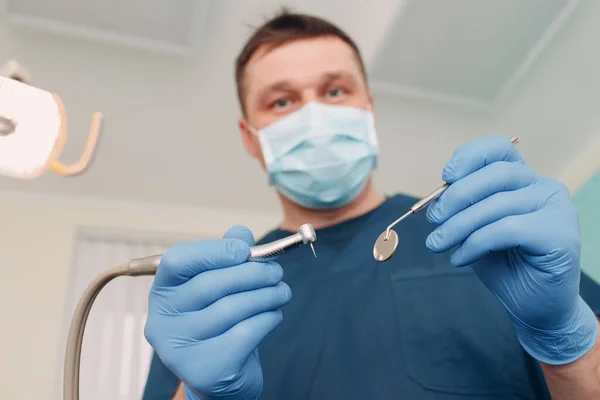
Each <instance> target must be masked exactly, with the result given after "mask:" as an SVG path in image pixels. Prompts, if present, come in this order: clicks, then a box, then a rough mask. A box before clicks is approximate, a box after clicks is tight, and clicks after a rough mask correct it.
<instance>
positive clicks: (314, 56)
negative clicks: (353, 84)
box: [245, 37, 361, 90]
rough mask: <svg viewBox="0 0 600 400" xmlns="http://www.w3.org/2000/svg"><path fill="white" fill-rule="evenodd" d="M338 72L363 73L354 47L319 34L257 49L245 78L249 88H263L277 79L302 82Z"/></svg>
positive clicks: (357, 74) (248, 65) (278, 80)
mask: <svg viewBox="0 0 600 400" xmlns="http://www.w3.org/2000/svg"><path fill="white" fill-rule="evenodd" d="M339 72H345V73H347V74H351V75H354V76H356V77H358V76H360V74H361V68H360V65H359V62H358V58H357V56H356V54H355V52H354V50H353V49H352V47H350V46H349V45H348V44H347V43H345V42H344V41H343V40H341V39H338V38H335V37H319V38H311V39H300V40H295V41H293V42H290V43H286V44H284V45H281V46H278V47H275V48H269V47H267V46H264V47H262V48H260V49H258V51H257V52H256V53H255V54H254V55H253V57H252V58H251V59H250V62H249V63H248V64H247V66H246V71H245V75H246V76H245V81H246V88H247V89H248V90H253V89H259V90H260V89H263V88H265V87H268V86H269V85H271V84H273V83H275V82H282V81H288V80H290V81H299V82H301V81H307V80H310V79H316V78H319V77H320V76H321V75H324V74H330V73H339Z"/></svg>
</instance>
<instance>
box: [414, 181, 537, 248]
mask: <svg viewBox="0 0 600 400" xmlns="http://www.w3.org/2000/svg"><path fill="white" fill-rule="evenodd" d="M465 179H467V178H465ZM460 182H462V181H459V182H456V183H455V184H454V185H458V184H459V183H460ZM454 185H452V186H454ZM448 190H450V189H448ZM539 205H540V196H539V195H536V190H535V189H533V188H532V187H526V188H523V189H519V190H515V191H510V192H499V193H496V194H494V195H492V196H490V197H487V198H485V199H483V200H481V201H479V202H477V203H475V204H474V205H472V206H471V207H468V208H466V209H464V210H463V211H460V212H459V213H458V214H455V215H453V216H452V217H450V219H448V220H447V221H445V222H444V223H443V224H442V225H440V226H439V227H437V228H436V229H435V230H434V231H433V232H432V233H431V234H430V235H429V236H428V237H427V241H426V242H425V245H426V246H427V248H428V249H429V250H431V251H433V252H434V253H441V252H444V251H447V250H449V249H451V248H453V247H455V246H458V245H459V244H460V243H462V242H463V241H464V240H465V239H466V238H467V237H469V235H471V234H472V233H473V232H476V231H477V230H479V229H481V228H483V227H484V226H486V225H489V224H491V223H493V222H496V221H498V220H500V219H502V218H504V217H508V216H511V215H522V214H528V213H531V212H535V211H536V210H537V209H538V207H539Z"/></svg>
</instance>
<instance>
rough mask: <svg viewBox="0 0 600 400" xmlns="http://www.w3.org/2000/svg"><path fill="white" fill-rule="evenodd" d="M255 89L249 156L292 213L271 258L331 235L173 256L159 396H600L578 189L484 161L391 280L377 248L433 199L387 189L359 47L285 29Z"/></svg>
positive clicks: (248, 96) (458, 169)
mask: <svg viewBox="0 0 600 400" xmlns="http://www.w3.org/2000/svg"><path fill="white" fill-rule="evenodd" d="M236 78H237V85H238V93H239V100H240V103H241V107H242V112H243V117H242V118H241V120H240V131H241V134H242V139H243V142H244V145H245V147H246V149H247V151H248V153H249V154H250V155H251V156H252V157H255V158H256V159H257V160H258V161H259V162H260V163H261V164H262V166H263V167H264V169H265V170H266V171H267V172H268V176H269V180H270V183H271V184H272V185H273V186H274V187H275V188H276V190H277V191H278V193H279V197H280V199H281V205H282V208H283V214H284V219H283V221H282V223H281V225H280V226H279V228H278V229H275V230H274V231H272V232H270V233H269V234H267V235H266V236H265V237H264V238H263V239H262V240H261V241H260V242H261V243H264V242H269V241H272V240H275V239H279V238H282V237H284V236H287V235H289V234H290V233H292V232H294V231H295V230H296V229H297V228H298V227H299V226H300V225H302V224H304V223H311V224H313V226H314V227H315V228H316V229H317V243H316V244H317V253H318V258H317V259H314V258H313V255H312V253H311V252H310V251H301V250H297V251H295V252H292V253H289V254H287V255H285V256H283V257H281V258H279V259H278V260H277V263H274V262H271V263H253V262H247V259H248V255H249V246H251V245H253V244H254V239H253V237H252V234H251V233H250V232H249V231H248V230H247V229H246V228H243V227H234V228H231V229H230V230H229V231H228V232H227V233H226V234H225V237H224V238H223V239H222V240H213V241H201V242H197V243H188V244H181V245H178V246H175V247H173V248H172V249H170V250H169V251H168V252H167V253H166V254H165V256H164V258H163V260H162V263H161V265H160V267H159V270H158V273H157V275H156V277H155V281H154V284H153V287H152V290H151V293H150V296H149V314H148V322H147V325H146V329H145V334H146V337H147V339H148V341H149V343H150V344H151V345H152V346H153V348H154V349H155V351H156V354H157V355H158V357H155V358H154V360H153V365H152V368H151V371H150V375H149V378H148V385H147V388H146V395H145V399H161V400H162V399H164V400H166V399H170V398H172V396H173V394H174V393H175V390H176V388H177V385H178V383H179V381H180V380H181V381H182V382H183V385H182V386H180V390H179V394H177V395H176V396H177V397H176V398H180V399H184V398H185V399H188V400H196V399H204V398H211V399H213V398H219V399H220V398H222V399H257V398H259V397H260V398H261V399H269V400H270V399H286V400H292V399H308V398H310V399H392V398H403V399H424V400H428V399H431V400H433V399H435V400H442V399H443V400H458V399H470V400H475V399H478V400H481V399H504V400H511V399H515V400H516V399H549V398H550V395H551V394H552V398H553V399H578V400H587V399H598V398H600V341H598V340H597V332H598V321H597V319H596V317H595V313H594V312H593V311H592V310H600V290H599V287H598V286H597V285H596V284H595V283H594V282H593V281H591V280H590V279H589V278H588V277H587V276H585V275H581V273H580V269H579V255H580V249H579V228H578V223H577V215H576V212H575V210H574V207H573V205H572V204H571V202H570V199H569V196H568V193H567V192H566V190H565V189H564V186H563V185H561V184H559V183H558V182H556V181H554V180H551V179H547V178H544V177H541V176H539V175H537V174H536V173H535V172H533V171H532V170H531V169H529V168H528V167H527V166H526V165H525V163H524V162H523V160H522V158H521V156H520V154H519V153H518V151H517V150H516V149H515V147H514V146H512V145H511V143H510V142H509V141H508V140H507V139H504V138H497V137H495V138H485V139H482V140H479V141H475V142H473V143H469V144H466V145H464V146H462V147H460V148H459V149H458V150H457V151H456V152H455V153H454V155H453V157H452V159H451V160H450V161H449V162H448V164H447V165H446V167H445V168H444V170H443V174H442V177H443V179H444V180H445V181H447V182H449V183H451V186H450V188H449V189H448V190H447V191H446V192H445V193H444V194H443V195H442V196H441V197H440V198H439V199H438V200H436V201H435V202H434V203H433V204H432V205H431V206H430V207H429V208H428V210H427V212H426V213H423V214H417V215H415V216H413V217H411V218H410V219H408V220H406V221H404V222H403V223H402V224H401V225H399V226H398V233H399V236H400V238H401V239H400V244H399V247H398V249H397V251H396V254H395V256H394V257H393V258H392V259H390V260H389V261H387V262H384V263H379V262H377V261H375V260H374V259H373V255H372V245H373V243H374V241H375V239H376V238H377V236H378V235H379V234H380V233H381V232H382V231H383V230H384V229H385V227H386V226H387V225H388V224H389V223H390V222H391V221H392V220H394V219H395V218H396V217H397V215H398V213H399V212H404V210H406V209H408V207H409V206H410V205H411V204H412V203H413V202H414V201H415V199H412V198H409V197H406V196H402V195H397V196H392V197H386V196H384V195H382V194H380V193H379V192H377V191H376V189H375V188H374V186H373V184H372V182H371V171H372V169H373V168H374V167H375V166H376V161H377V155H378V146H377V141H376V136H375V130H374V123H373V99H372V96H371V93H370V92H369V90H368V86H367V80H366V74H365V69H364V66H363V63H362V60H361V56H360V53H359V51H358V49H357V48H356V45H355V44H354V43H353V42H352V40H351V39H350V38H349V37H348V36H346V35H345V34H344V33H343V32H342V31H340V30H339V29H337V28H336V27H335V26H333V25H331V24H330V23H328V22H326V21H323V20H321V19H318V18H314V17H310V16H305V15H294V14H289V13H284V14H283V15H280V16H278V17H277V18H275V19H273V20H271V21H269V22H268V23H267V24H265V25H264V26H263V27H261V28H259V29H258V30H257V31H256V33H255V34H254V36H253V37H252V38H251V39H250V40H249V42H248V43H247V45H246V46H245V47H244V49H243V50H242V52H241V54H240V56H239V58H238V60H237V66H236ZM430 222H431V223H433V224H434V225H431V224H430ZM448 250H453V252H451V253H450V255H448V253H447V251H448ZM580 277H581V278H580ZM292 293H293V296H294V298H293V299H292V300H291V301H290V299H291V295H292ZM284 305H286V307H285V309H284V311H283V312H282V308H283V306H284ZM171 371H172V372H171ZM161 374H162V376H161Z"/></svg>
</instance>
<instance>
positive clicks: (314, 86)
mask: <svg viewBox="0 0 600 400" xmlns="http://www.w3.org/2000/svg"><path fill="white" fill-rule="evenodd" d="M244 85H245V91H244V93H245V104H246V119H243V118H242V119H241V120H240V130H241V132H242V137H243V139H244V145H245V146H246V149H247V151H248V153H249V154H250V155H251V156H253V157H256V158H258V159H259V160H260V162H261V164H262V165H263V167H264V160H263V157H262V152H261V150H260V144H259V141H258V138H257V137H256V135H254V134H252V133H251V132H250V130H249V129H248V124H250V125H252V126H253V127H254V128H256V129H257V130H260V129H262V128H263V127H265V126H267V125H269V124H271V123H273V122H275V121H277V120H278V119H280V118H282V117H284V116H286V115H288V114H290V113H292V112H294V111H296V110H298V109H300V108H301V107H302V106H304V105H305V104H306V103H309V102H322V103H326V104H338V105H345V106H353V107H359V108H363V109H366V108H367V107H368V106H369V105H371V103H372V99H371V94H370V93H369V92H368V89H367V87H366V83H365V79H364V77H363V75H362V72H361V68H360V64H359V62H358V59H357V56H356V54H355V53H354V51H353V49H352V48H351V47H350V46H349V45H348V44H347V43H345V42H344V41H343V40H341V39H338V38H336V37H319V38H314V39H303V40H297V41H294V42H290V43H288V44H285V45H283V46H280V47H277V48H275V49H272V50H270V51H268V49H266V48H263V49H259V50H258V51H257V52H256V54H254V56H253V57H252V58H251V59H250V62H249V63H248V64H247V66H246V70H245V75H244Z"/></svg>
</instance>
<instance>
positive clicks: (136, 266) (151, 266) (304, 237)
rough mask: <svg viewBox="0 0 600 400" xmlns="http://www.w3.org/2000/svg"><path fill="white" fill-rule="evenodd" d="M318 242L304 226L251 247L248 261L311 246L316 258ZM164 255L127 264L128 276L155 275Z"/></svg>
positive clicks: (309, 225) (261, 259)
mask: <svg viewBox="0 0 600 400" xmlns="http://www.w3.org/2000/svg"><path fill="white" fill-rule="evenodd" d="M316 241H317V234H316V232H315V229H314V228H313V226H312V225H311V224H304V225H302V226H301V227H300V228H298V231H297V232H296V233H294V234H292V235H290V236H287V237H284V238H282V239H278V240H274V241H272V242H269V243H265V244H261V245H258V246H252V247H250V257H248V261H258V262H266V261H271V260H274V259H276V258H277V257H279V256H282V255H284V254H287V253H289V252H290V251H292V250H293V249H295V248H298V247H302V246H304V245H309V246H310V248H311V250H312V252H313V254H314V256H315V257H317V253H316V252H315V248H314V246H313V243H314V242H316ZM162 256H163V255H162V254H158V255H155V256H149V257H142V258H134V259H133V260H131V261H130V262H129V264H127V266H128V271H127V275H130V276H138V275H154V274H156V270H157V269H158V265H159V264H160V260H161V259H162Z"/></svg>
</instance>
